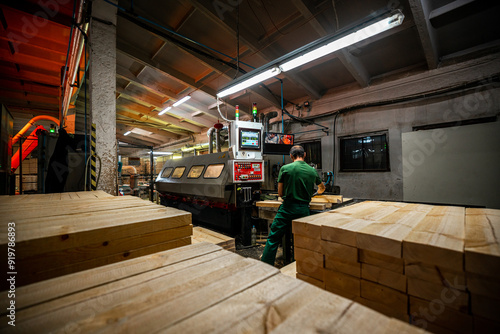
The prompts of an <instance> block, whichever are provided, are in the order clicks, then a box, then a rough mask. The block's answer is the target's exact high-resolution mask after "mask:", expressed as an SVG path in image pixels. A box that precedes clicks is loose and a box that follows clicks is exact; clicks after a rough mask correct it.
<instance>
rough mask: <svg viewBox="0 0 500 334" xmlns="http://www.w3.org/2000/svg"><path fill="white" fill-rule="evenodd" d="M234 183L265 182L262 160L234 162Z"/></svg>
mask: <svg viewBox="0 0 500 334" xmlns="http://www.w3.org/2000/svg"><path fill="white" fill-rule="evenodd" d="M232 165H233V168H232V169H233V182H264V168H263V167H264V166H263V161H262V160H255V161H252V160H233V162H232Z"/></svg>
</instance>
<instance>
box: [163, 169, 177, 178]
mask: <svg viewBox="0 0 500 334" xmlns="http://www.w3.org/2000/svg"><path fill="white" fill-rule="evenodd" d="M168 169H170V173H168V175H167V176H164V175H163V174H164V173H165V171H166V170H168ZM173 171H174V167H165V169H164V170H162V171H161V174H160V178H162V179H168V178H169V177H170V176H171V175H172V172H173Z"/></svg>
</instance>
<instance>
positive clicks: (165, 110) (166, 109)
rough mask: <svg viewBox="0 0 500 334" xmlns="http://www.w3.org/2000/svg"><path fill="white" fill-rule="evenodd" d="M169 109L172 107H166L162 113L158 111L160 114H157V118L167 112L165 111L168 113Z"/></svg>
mask: <svg viewBox="0 0 500 334" xmlns="http://www.w3.org/2000/svg"><path fill="white" fill-rule="evenodd" d="M170 109H172V107H166V108H165V109H163V110H162V111H160V112H159V113H158V116H161V115H163V114H164V113H166V112H167V111H169V110H170Z"/></svg>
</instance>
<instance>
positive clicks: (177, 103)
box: [173, 95, 191, 107]
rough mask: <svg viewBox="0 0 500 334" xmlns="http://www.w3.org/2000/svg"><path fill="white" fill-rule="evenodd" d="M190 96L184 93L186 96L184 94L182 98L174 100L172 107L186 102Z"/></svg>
mask: <svg viewBox="0 0 500 334" xmlns="http://www.w3.org/2000/svg"><path fill="white" fill-rule="evenodd" d="M190 98H191V96H189V95H186V96H184V97H183V98H182V99H180V100H179V101H177V102H175V103H174V104H173V106H174V107H178V106H180V105H181V104H183V103H184V102H186V101H187V100H189V99H190Z"/></svg>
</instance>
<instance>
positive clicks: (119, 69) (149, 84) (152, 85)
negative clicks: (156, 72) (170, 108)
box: [116, 64, 177, 100]
mask: <svg viewBox="0 0 500 334" xmlns="http://www.w3.org/2000/svg"><path fill="white" fill-rule="evenodd" d="M116 76H117V77H119V78H121V79H124V80H128V81H130V82H131V83H132V84H134V85H136V86H139V87H142V88H144V89H146V90H148V91H150V92H152V93H155V94H158V95H162V96H165V97H167V98H169V99H171V100H175V99H176V98H177V94H176V93H175V92H173V91H171V90H169V89H167V88H165V87H162V86H160V85H159V84H158V83H157V82H153V81H152V80H145V79H141V78H139V77H138V76H136V75H134V74H133V73H132V72H130V71H129V70H128V69H127V68H125V67H123V66H121V65H120V64H116Z"/></svg>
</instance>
